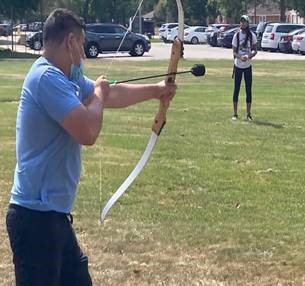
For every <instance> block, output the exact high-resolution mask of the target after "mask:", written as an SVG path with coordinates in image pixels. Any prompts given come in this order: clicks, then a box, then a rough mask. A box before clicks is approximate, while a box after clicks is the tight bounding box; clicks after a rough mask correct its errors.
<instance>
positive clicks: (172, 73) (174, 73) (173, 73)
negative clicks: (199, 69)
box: [115, 71, 191, 84]
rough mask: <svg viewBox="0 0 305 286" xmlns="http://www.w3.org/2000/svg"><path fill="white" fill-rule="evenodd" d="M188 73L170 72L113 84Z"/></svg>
mask: <svg viewBox="0 0 305 286" xmlns="http://www.w3.org/2000/svg"><path fill="white" fill-rule="evenodd" d="M189 72H191V71H181V72H171V73H165V74H158V75H150V76H144V77H138V78H132V79H126V80H120V81H115V83H116V84H118V83H125V82H131V81H138V80H142V79H149V78H156V77H163V76H170V75H176V74H182V73H189Z"/></svg>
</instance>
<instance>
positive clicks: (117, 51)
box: [106, 0, 144, 75]
mask: <svg viewBox="0 0 305 286" xmlns="http://www.w3.org/2000/svg"><path fill="white" fill-rule="evenodd" d="M143 1H144V0H140V2H139V5H138V8H137V10H136V12H135V14H134V15H133V17H132V18H131V21H130V23H129V27H128V29H127V30H126V32H125V34H124V36H123V39H122V40H121V42H120V45H119V47H118V49H117V50H116V52H115V55H114V57H113V58H112V60H111V61H110V64H109V65H108V68H107V69H106V75H108V72H109V70H110V68H111V67H112V64H113V61H114V59H115V58H116V57H117V55H118V53H119V51H120V49H121V47H122V45H123V42H124V40H125V38H126V36H127V33H128V32H129V29H131V27H132V24H133V22H134V19H135V18H136V16H137V14H138V12H139V10H140V8H141V6H142V3H143Z"/></svg>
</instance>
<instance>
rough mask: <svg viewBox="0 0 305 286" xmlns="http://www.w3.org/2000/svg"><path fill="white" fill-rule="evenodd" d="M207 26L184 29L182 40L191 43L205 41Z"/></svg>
mask: <svg viewBox="0 0 305 286" xmlns="http://www.w3.org/2000/svg"><path fill="white" fill-rule="evenodd" d="M206 28H207V27H205V26H194V27H189V28H187V29H185V30H184V42H185V43H191V44H193V45H196V44H202V43H206V42H207V34H206V32H205V30H206Z"/></svg>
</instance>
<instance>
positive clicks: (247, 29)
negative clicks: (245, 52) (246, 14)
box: [242, 24, 252, 48]
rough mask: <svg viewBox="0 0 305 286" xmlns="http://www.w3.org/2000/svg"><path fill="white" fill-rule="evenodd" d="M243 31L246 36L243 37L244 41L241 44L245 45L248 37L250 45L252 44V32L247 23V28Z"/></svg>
mask: <svg viewBox="0 0 305 286" xmlns="http://www.w3.org/2000/svg"><path fill="white" fill-rule="evenodd" d="M245 32H246V38H245V41H244V43H243V44H242V46H243V47H244V48H245V47H247V44H248V41H249V39H250V45H252V34H251V30H250V27H249V24H248V26H247V28H246V29H245Z"/></svg>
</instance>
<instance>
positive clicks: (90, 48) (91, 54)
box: [85, 43, 99, 58]
mask: <svg viewBox="0 0 305 286" xmlns="http://www.w3.org/2000/svg"><path fill="white" fill-rule="evenodd" d="M85 53H86V56H87V58H96V57H97V56H98V54H99V50H98V46H97V44H95V43H89V44H88V45H87V46H86V49H85Z"/></svg>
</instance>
